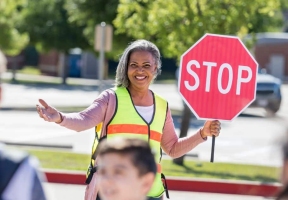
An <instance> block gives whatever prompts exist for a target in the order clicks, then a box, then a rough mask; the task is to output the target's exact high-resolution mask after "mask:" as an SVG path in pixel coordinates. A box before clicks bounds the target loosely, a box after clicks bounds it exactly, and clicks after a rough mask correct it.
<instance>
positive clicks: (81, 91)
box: [1, 72, 183, 112]
mask: <svg viewBox="0 0 288 200" xmlns="http://www.w3.org/2000/svg"><path fill="white" fill-rule="evenodd" d="M2 79H3V80H6V81H7V80H8V81H9V80H12V73H9V72H6V73H4V74H2ZM16 80H21V81H31V80H32V81H39V82H43V83H47V85H45V84H43V85H36V84H34V85H33V84H25V85H21V84H17V82H16V83H3V90H4V91H3V102H1V109H4V110H35V105H36V103H38V99H39V98H42V99H44V100H46V101H47V102H48V103H49V104H50V105H51V106H54V107H56V108H58V109H59V110H66V109H67V108H68V109H69V111H77V110H79V109H83V108H86V107H87V106H89V105H90V104H91V103H92V102H93V100H94V99H95V98H97V96H98V95H99V81H98V80H92V79H82V78H67V84H66V85H63V84H61V82H62V79H61V78H60V77H52V76H39V75H27V74H17V75H16ZM51 83H54V84H51ZM113 84H114V80H105V82H103V83H102V85H101V87H102V89H105V88H111V87H113ZM151 89H153V91H155V92H156V93H158V94H160V95H162V96H163V97H164V98H166V99H167V101H168V103H169V105H170V108H171V109H172V110H174V111H178V112H181V110H182V108H183V105H182V100H181V97H180V95H175V93H178V92H177V88H176V85H175V84H167V85H165V87H163V86H161V84H153V85H151ZM63 96H64V97H65V98H63Z"/></svg>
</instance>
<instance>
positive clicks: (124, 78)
mask: <svg viewBox="0 0 288 200" xmlns="http://www.w3.org/2000/svg"><path fill="white" fill-rule="evenodd" d="M135 51H147V52H150V53H151V54H152V56H153V58H154V60H155V64H156V65H157V71H156V73H155V74H154V77H153V80H154V79H155V78H156V77H157V76H158V75H160V74H161V59H160V57H161V55H160V51H159V49H158V47H157V46H156V45H155V44H153V43H152V42H149V41H147V40H143V39H141V40H136V41H134V42H132V43H130V44H129V46H128V47H127V48H126V49H125V50H124V52H123V54H122V56H121V58H120V60H119V63H118V66H117V69H116V79H115V85H116V86H117V87H121V86H122V87H128V86H129V84H130V81H129V79H128V75H127V71H128V60H129V57H130V55H131V53H132V52H135Z"/></svg>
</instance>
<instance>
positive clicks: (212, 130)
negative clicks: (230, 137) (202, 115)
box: [200, 120, 221, 138]
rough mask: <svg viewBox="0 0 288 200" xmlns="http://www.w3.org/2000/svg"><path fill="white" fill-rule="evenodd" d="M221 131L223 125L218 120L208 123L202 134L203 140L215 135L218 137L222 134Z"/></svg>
mask: <svg viewBox="0 0 288 200" xmlns="http://www.w3.org/2000/svg"><path fill="white" fill-rule="evenodd" d="M220 130H221V123H220V122H219V121H218V120H213V121H206V122H205V124H204V126H203V128H202V129H201V132H200V133H201V136H202V137H203V138H206V137H207V136H213V135H215V136H216V137H217V136H218V135H219V133H220Z"/></svg>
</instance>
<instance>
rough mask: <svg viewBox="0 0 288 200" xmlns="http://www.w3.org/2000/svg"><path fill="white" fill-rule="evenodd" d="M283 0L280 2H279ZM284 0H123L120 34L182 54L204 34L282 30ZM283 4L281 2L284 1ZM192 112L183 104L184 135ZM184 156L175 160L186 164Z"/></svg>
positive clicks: (177, 55)
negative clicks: (144, 39)
mask: <svg viewBox="0 0 288 200" xmlns="http://www.w3.org/2000/svg"><path fill="white" fill-rule="evenodd" d="M280 1H281V2H280ZM284 2H285V0H266V1H263V0H254V1H251V0H241V1H231V0H213V1H212V0H179V1H175V0H137V1H130V0H120V4H119V6H118V15H117V17H116V19H115V20H114V25H115V27H116V28H117V33H126V34H127V35H128V36H131V37H134V38H146V39H148V40H151V41H152V42H154V43H155V44H156V45H157V46H158V47H159V48H160V49H161V51H162V53H163V54H164V55H165V57H170V58H175V59H177V60H178V61H179V60H180V56H181V55H182V54H183V53H184V52H185V51H186V50H187V49H188V48H189V47H191V46H192V45H193V44H194V43H195V42H196V41H197V40H198V39H199V38H201V37H202V36H203V35H204V34H205V33H215V34H225V35H237V36H239V37H240V38H242V37H243V36H244V35H246V34H253V33H257V32H264V31H276V30H280V28H281V26H282V25H283V21H282V14H281V6H282V5H283V4H284ZM281 3H282V4H281ZM190 116H191V111H190V110H189V108H188V107H187V106H184V110H183V114H182V124H181V135H180V137H182V136H186V135H187V129H188V127H189V119H187V118H188V117H189V118H190ZM183 160H184V156H183V157H181V158H179V159H176V160H174V162H176V163H178V164H183Z"/></svg>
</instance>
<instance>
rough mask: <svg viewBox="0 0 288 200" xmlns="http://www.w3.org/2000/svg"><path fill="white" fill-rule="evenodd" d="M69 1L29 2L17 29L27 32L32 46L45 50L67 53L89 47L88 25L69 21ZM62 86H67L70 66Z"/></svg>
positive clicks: (32, 0) (65, 69)
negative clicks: (84, 33) (86, 34)
mask: <svg viewBox="0 0 288 200" xmlns="http://www.w3.org/2000/svg"><path fill="white" fill-rule="evenodd" d="M65 3H66V0H57V1H52V0H41V1H37V0H29V1H28V2H27V4H26V5H25V6H23V8H22V16H23V20H22V22H21V24H19V26H18V28H19V30H21V32H23V33H28V35H29V38H30V44H33V45H36V46H38V47H39V48H40V49H41V50H43V51H49V50H51V49H57V50H58V51H61V52H63V53H64V54H65V55H67V54H68V52H69V50H70V49H71V48H75V47H79V48H82V49H86V48H88V47H89V43H88V41H87V39H86V38H85V37H84V35H83V30H84V28H85V24H82V25H79V24H76V23H74V22H70V21H69V20H68V18H69V15H68V11H67V9H66V7H65ZM63 69H64V73H63V84H65V83H66V76H67V65H66V64H64V67H63Z"/></svg>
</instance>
